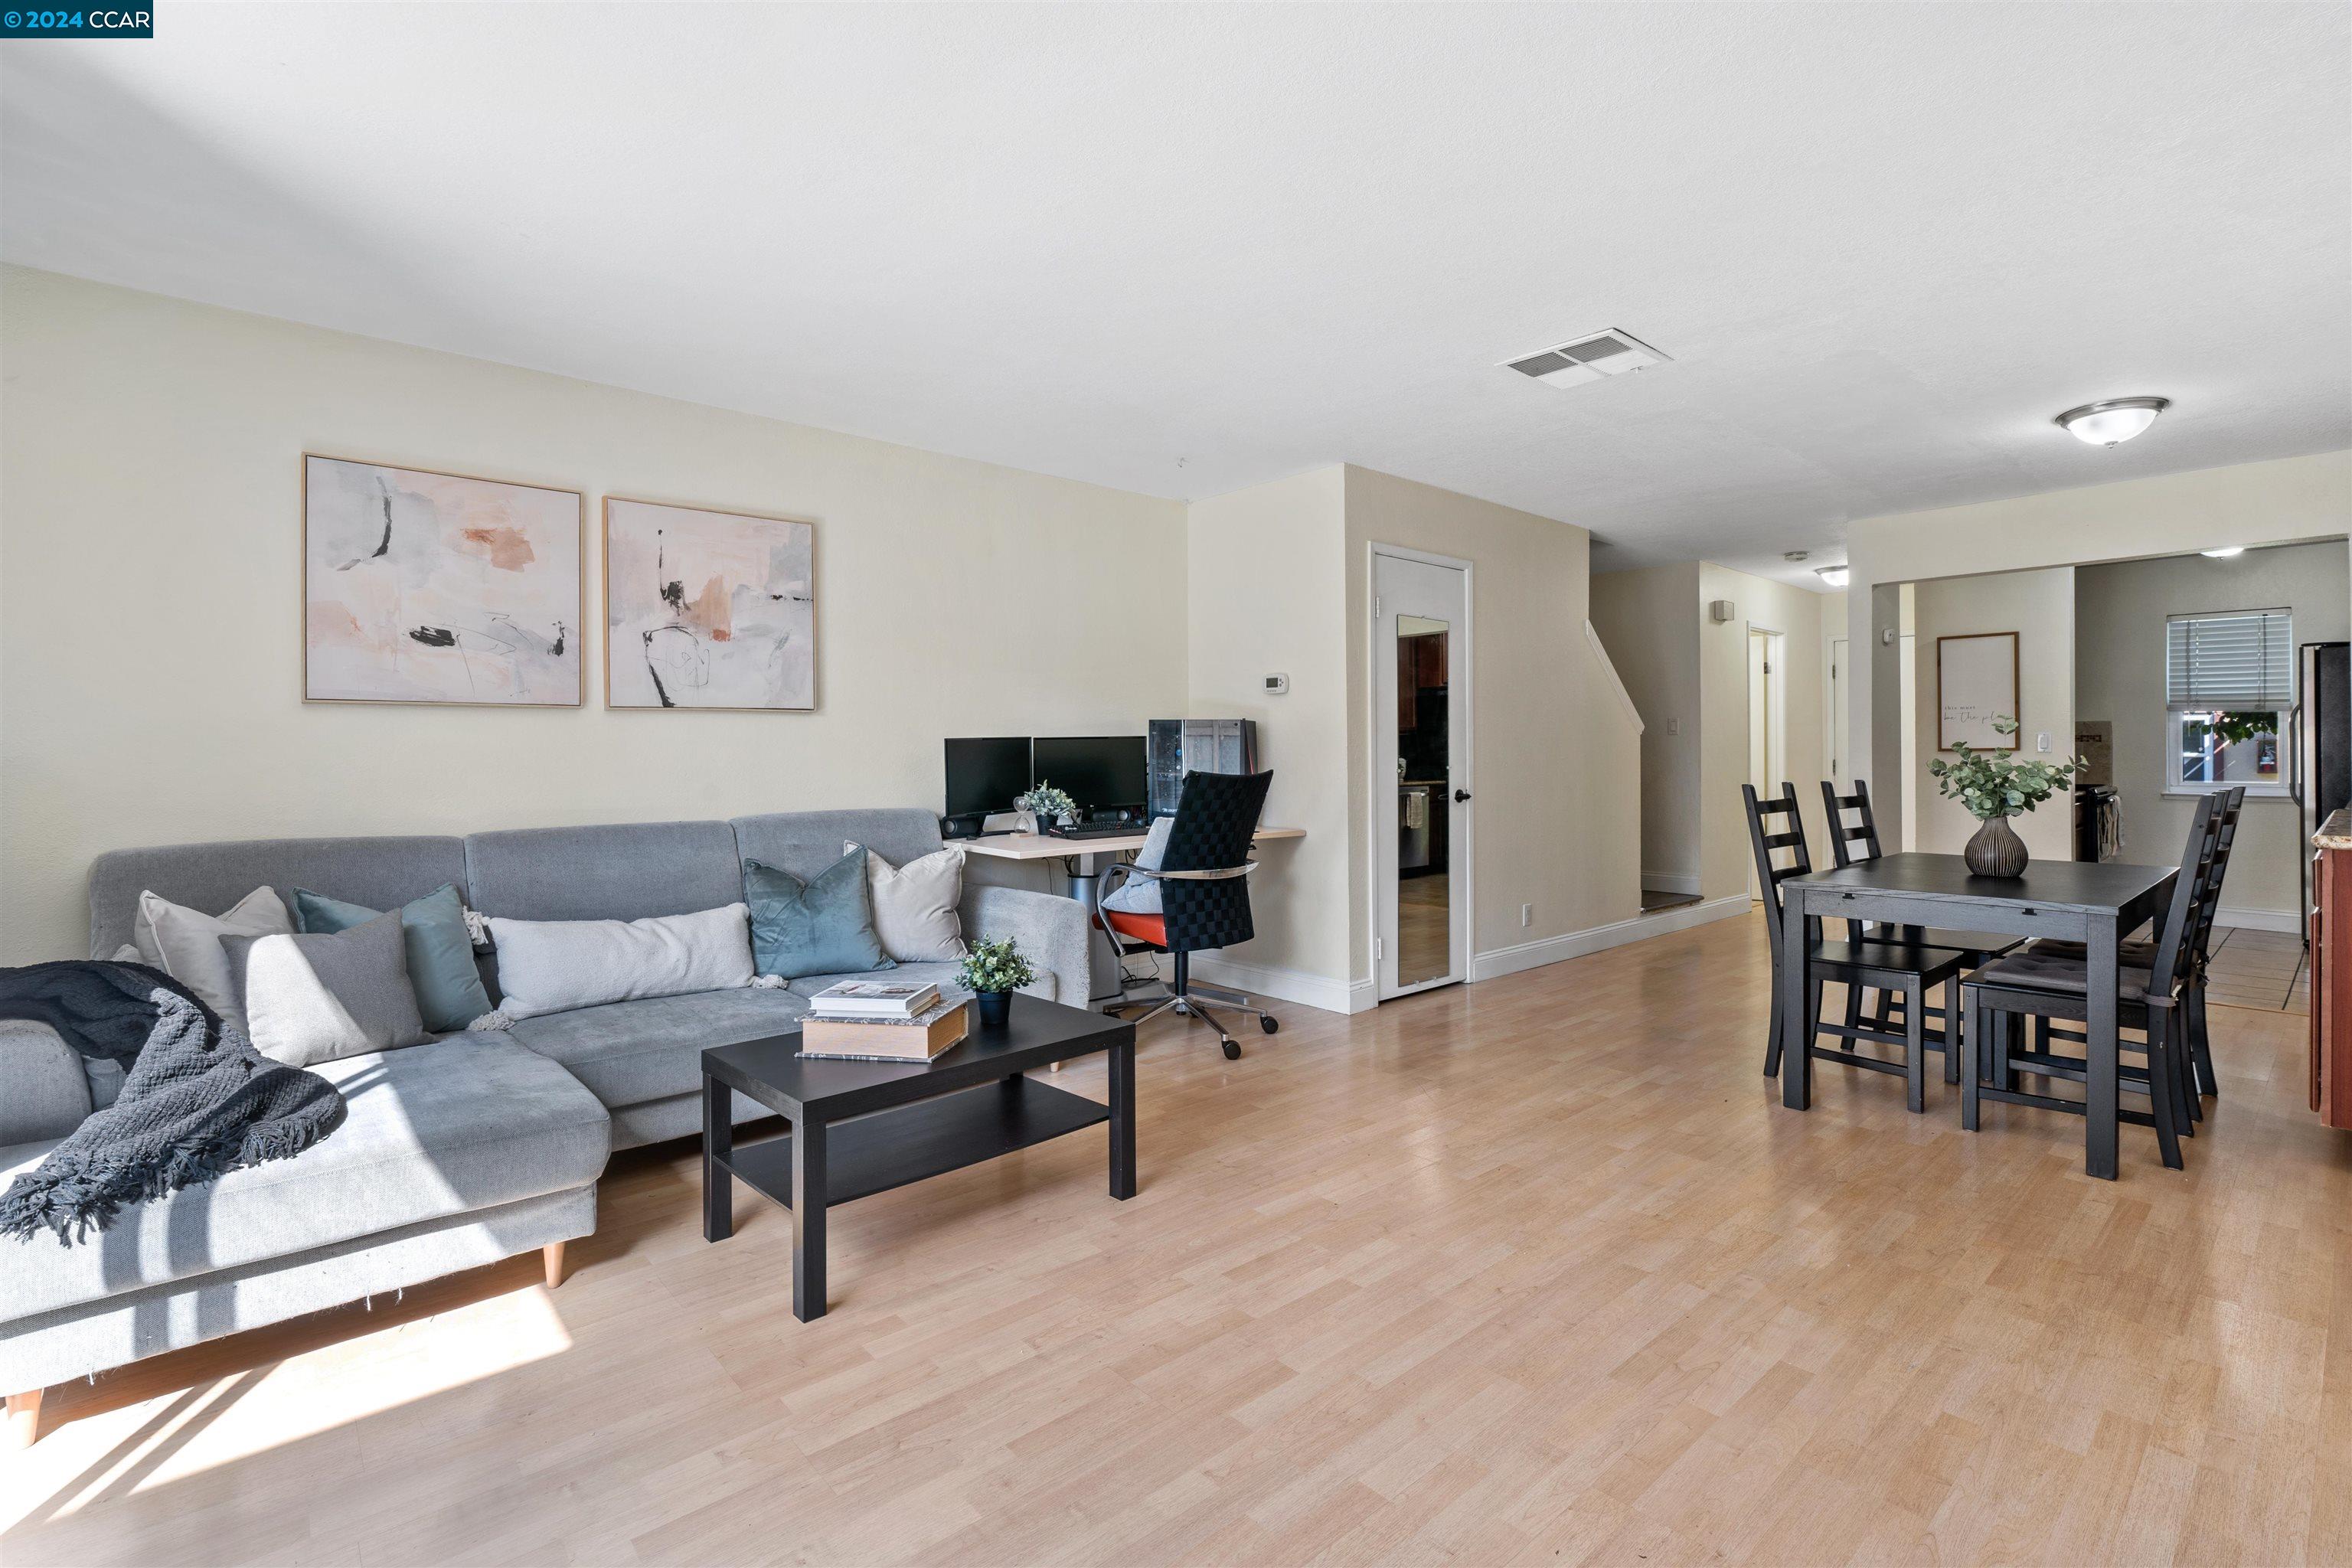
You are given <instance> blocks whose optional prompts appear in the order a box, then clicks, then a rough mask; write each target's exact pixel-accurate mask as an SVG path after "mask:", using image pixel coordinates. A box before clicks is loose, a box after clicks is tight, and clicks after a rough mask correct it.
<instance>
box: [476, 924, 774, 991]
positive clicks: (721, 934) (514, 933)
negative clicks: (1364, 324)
mask: <svg viewBox="0 0 2352 1568" xmlns="http://www.w3.org/2000/svg"><path fill="white" fill-rule="evenodd" d="M490 937H491V940H492V941H493V942H495V943H496V944H497V947H498V954H499V991H500V992H501V993H502V999H501V1000H500V1001H499V1012H501V1013H504V1014H505V1015H506V1016H508V1017H509V1018H516V1019H520V1018H536V1017H538V1016H540V1015H541V1014H542V1013H562V1012H568V1011H569V1010H571V1009H572V1008H574V1007H593V1006H597V1005H601V1004H603V1003H606V1002H626V1001H630V1000H632V999H634V998H636V997H640V996H677V995H683V994H686V993H688V992H690V991H732V990H736V989H739V988H740V987H742V986H745V985H749V984H751V910H750V908H749V907H748V906H746V905H743V904H729V905H727V906H726V907H725V908H723V909H716V910H702V911H701V912H700V913H699V914H691V915H661V916H658V917H653V918H648V919H646V920H641V921H516V920H508V919H507V918H505V917H504V916H502V915H492V916H491V917H490Z"/></svg>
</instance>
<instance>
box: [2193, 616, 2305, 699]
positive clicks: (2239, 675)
mask: <svg viewBox="0 0 2352 1568" xmlns="http://www.w3.org/2000/svg"><path fill="white" fill-rule="evenodd" d="M2164 700H2165V702H2166V704H2167V705H2168V706H2169V707H2173V708H2192V709H2203V708H2252V709H2256V710H2271V709H2280V708H2291V707H2293V706H2294V616H2292V615H2290V614H2289V613H2288V612H2287V611H2285V610H2241V611H2238V612H2236V613H2235V614H2232V615H2226V616H2172V617H2171V618H2170V619H2169V620H2168V621H2167V622H2166V623H2165V628H2164Z"/></svg>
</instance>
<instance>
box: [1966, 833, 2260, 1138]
mask: <svg viewBox="0 0 2352 1568" xmlns="http://www.w3.org/2000/svg"><path fill="white" fill-rule="evenodd" d="M2225 805H2226V802H2225V801H2224V800H2223V798H2222V796H2221V795H2219V794H2216V795H2206V796H2205V797H2204V798H2203V799H2201V800H2200V801H2199V802H2198V803H2197V810H2196V815H2195V816H2194V818H2193V820H2192V821H2191V822H2190V824H2189V838H2188V842H2187V844H2186V845H2185V846H2184V847H2183V848H2182V851H2181V857H2180V872H2179V877H2178V878H2177V879H2175V880H2174V882H2173V885H2172V901H2171V902H2170V903H2169V904H2168V905H2167V906H2166V909H2165V914H2164V919H2163V921H2162V922H2161V923H2160V924H2159V925H2158V930H2157V935H2156V940H2155V942H2154V944H2153V945H2152V946H2144V945H2142V944H2138V943H2134V944H2131V945H2132V948H2133V952H2134V954H2135V956H2140V957H2145V958H2146V959H2147V963H2146V964H2145V965H2144V966H2143V965H2139V964H2135V963H2132V962H2131V960H2130V959H2127V958H2126V957H2124V955H2123V950H2122V949H2121V948H2118V950H2117V962H2118V964H2119V970H2118V976H2119V978H2118V983H2117V986H2116V1026H2117V1027H2118V1028H2131V1029H2137V1030H2139V1031H2140V1032H2141V1034H2142V1035H2143V1036H2144V1037H2145V1038H2144V1039H2143V1040H2142V1041H2141V1042H2139V1043H2137V1045H2136V1046H2135V1044H2134V1043H2133V1042H2130V1041H2125V1042H2122V1043H2121V1044H2122V1048H2123V1049H2126V1050H2129V1049H2135V1048H2137V1049H2138V1050H2139V1051H2141V1052H2142V1053H2143V1054H2144V1055H2145V1057H2146V1065H2145V1066H2138V1067H2135V1066H2133V1065H2131V1064H2129V1063H2122V1064H2119V1065H2118V1068H2117V1071H2116V1078H2117V1081H2118V1085H2119V1087H2124V1088H2130V1089H2137V1090H2138V1091H2139V1092H2141V1093H2144V1094H2146V1095H2147V1098H2148V1109H2147V1110H2146V1111H2137V1110H2125V1109H2122V1108H2120V1107H2118V1109H2117V1110H2116V1117H2117V1119H2118V1120H2120V1121H2127V1122H2130V1123H2132V1124H2133V1125H2134V1126H2139V1127H2153V1128H2154V1129H2155V1130H2156V1142H2157V1149H2158V1152H2159V1153H2160V1154H2161V1155H2162V1157H2163V1160H2164V1163H2165V1165H2166V1167H2167V1168H2168V1169H2170V1170H2175V1171H2178V1170H2179V1169H2181V1168H2182V1162H2181V1157H2180V1133H2181V1131H2182V1130H2183V1129H2184V1128H2185V1127H2186V1126H2187V1123H2188V1115H2187V1108H2186V1106H2185V1105H2184V1104H2183V1102H2182V1094H2183V1091H2184V1086H2186V1085H2187V1083H2188V1079H2187V1077H2186V1075H2185V1074H2183V1072H2182V1071H2181V1064H2182V1056H2181V1053H2182V1052H2184V1051H2185V1050H2186V1049H2187V1047H2188V1029H2187V1023H2186V1016H2185V1013H2184V1010H2183V1008H2182V1005H2181V1002H2182V997H2183V995H2184V994H2185V993H2186V992H2187V990H2188V988H2189V976H2190V973H2191V972H2192V970H2193V969H2194V967H2195V963H2194V952H2195V941H2196V933H2197V931H2198V928H2199V925H2200V921H2202V919H2203V910H2204V905H2205V904H2206V902H2208V901H2209V900H2213V899H2217V898H2219V897H2220V894H2221V886H2220V879H2219V878H2217V877H2215V876H2214V875H2213V866H2214V863H2215V859H2216V856H2215V853H2214V850H2215V846H2216V845H2217V844H2218V843H2219V842H2220V839H2221V817H2222V812H2223V809H2224V807H2225ZM1961 994H1962V997H1963V1005H1964V1006H1965V1007H1966V1009H1967V1018H1966V1021H1965V1025H1964V1029H1963V1035H1962V1042H1963V1047H1964V1049H1965V1050H1966V1052H1967V1055H1968V1058H1969V1060H1968V1071H1967V1072H1966V1073H1965V1074H1964V1075H1963V1077H1962V1079H1961V1082H1960V1125H1961V1126H1962V1127H1963V1128H1966V1129H1967V1130H1968V1131H1971V1132H1973V1131H1976V1130H1977V1121H1978V1109H1977V1108H1978V1104H1979V1101H1980V1100H2001V1101H2005V1102H2007V1103H2009V1104H2012V1105H2032V1106H2038V1107H2040V1108H2042V1110H2063V1111H2066V1112H2068V1113H2070V1114H2073V1115H2075V1116H2081V1117H2084V1118H2085V1120H2086V1121H2087V1119H2088V1116H2089V1113H2090V1107H2089V1106H2088V1104H2087V1103H2086V1102H2085V1101H2084V1100H2065V1099H2062V1098H2060V1097H2058V1096H2056V1095H2051V1094H2039V1093H2034V1092H2032V1091H2031V1090H2027V1089H2019V1088H2018V1087H2016V1083H2015V1075H2016V1074H2017V1073H2020V1072H2023V1073H2029V1074H2032V1075H2036V1076H2039V1077H2042V1078H2045V1079H2067V1080H2072V1081H2074V1082H2076V1083H2084V1082H2087V1080H2088V1079H2089V1076H2090V1068H2089V1063H2088V1062H2087V1061H2085V1060H2083V1059H2080V1058H2070V1057H2061V1056H2058V1055H2056V1054H2055V1053H2053V1052H2052V1051H2050V1050H2049V1049H2048V1048H2047V1046H2046V1045H2044V1044H2042V1043H2041V1038H2042V1037H2039V1036H2037V1045H2036V1047H2034V1048H2028V1049H2025V1050H2017V1049H2015V1048H2013V1047H2011V1045H2010V1044H2009V1038H2010V1037H2002V1038H2001V1039H2000V1040H1999V1041H1998V1042H1997V1041H1996V1039H1995V1037H1994V1035H1993V1034H1992V1033H1991V1032H1990V1031H1992V1030H1993V1029H1994V1028H1995V1027H1996V1025H1995V1023H1994V1017H1995V1016H1996V1015H2000V1016H2003V1017H2016V1016H2024V1017H2030V1018H2035V1019H2052V1018H2063V1019H2066V1020H2068V1021H2070V1022H2073V1023H2087V1021H2088V1019H2089V1017H2090V965H2089V961H2088V959H2087V958H2086V957H2085V956H2084V954H2083V953H2081V952H2065V951H2063V947H2061V945H2060V944H2057V943H2046V944H2045V943H2042V942H2035V943H2033V944H2032V945H2030V946H2028V947H2027V948H2026V949H2024V950H2023V951H2022V952H2015V953H2011V954H2010V955H2008V956H2007V957H2004V958H2000V959H1997V960H1995V961H1994V962H1993V963H1989V964H1987V965H1985V966H1984V967H1983V968H1982V969H1980V970H1979V971H1977V972H1976V973H1974V974H1972V975H1970V976H1969V978H1968V980H1967V982H1966V983H1965V984H1963V985H1962V987H1961ZM2077 1038H2079V1036H2077ZM1997 1045H1998V1051H1996V1046H1997ZM1996 1074H1998V1075H1999V1076H1998V1079H1996V1077H1995V1075H1996ZM2086 1136H2087V1131H2086Z"/></svg>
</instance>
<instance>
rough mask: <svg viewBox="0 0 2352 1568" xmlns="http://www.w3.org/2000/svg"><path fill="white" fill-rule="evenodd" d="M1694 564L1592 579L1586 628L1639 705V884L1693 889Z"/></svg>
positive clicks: (1698, 610)
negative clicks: (1589, 623)
mask: <svg viewBox="0 0 2352 1568" xmlns="http://www.w3.org/2000/svg"><path fill="white" fill-rule="evenodd" d="M1698 576H1699V566H1698V563H1697V562H1696V561H1685V562H1682V563H1677V564H1675V565H1671V566H1651V567H1645V568H1643V569H1642V570H1640V571H1636V572H1612V573H1609V574H1606V575H1604V576H1599V577H1595V578H1593V579H1592V626H1593V629H1594V630H1595V631H1596V632H1598V633H1599V634H1600V636H1601V643H1602V644H1603V645H1604V646H1605V647H1607V648H1608V649H1609V658H1610V660H1611V662H1612V664H1614V665H1615V666H1616V669H1617V675H1618V679H1621V680H1622V681H1623V682H1624V683H1625V690H1626V693H1627V695H1629V696H1631V697H1632V698H1633V706H1634V707H1635V708H1637V709H1639V710H1641V714H1642V720H1643V725H1644V726H1645V728H1644V729H1643V731H1642V785H1641V796H1640V799H1641V811H1642V885H1643V887H1645V888H1658V889H1664V890H1666V891H1670V892H1686V893H1696V892H1697V891H1698V890H1699V722H1698V720H1699V695H1698V639H1699V621H1700V619H1701V616H1702V615H1703V607H1702V605H1701V601H1700V598H1699V586H1698Z"/></svg>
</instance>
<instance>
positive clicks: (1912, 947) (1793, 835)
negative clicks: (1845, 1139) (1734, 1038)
mask: <svg viewBox="0 0 2352 1568" xmlns="http://www.w3.org/2000/svg"><path fill="white" fill-rule="evenodd" d="M1739 793H1740V796H1741V798H1742V799H1743V800H1745V801H1746V802H1747V805H1748V843H1749V844H1750V846H1751V847H1753V848H1754V849H1755V851H1756V884H1757V886H1758V888H1759V889H1761V890H1762V892H1763V895H1764V929H1765V931H1767V932H1768V933H1769V934H1770V936H1771V940H1772V1026H1771V1029H1770V1031H1769V1037H1768V1040H1767V1043H1766V1045H1765V1047H1764V1073H1765V1076H1766V1077H1768V1078H1769V1077H1771V1076H1772V1075H1774V1074H1776V1073H1778V1072H1779V1071H1780V1057H1781V1053H1782V1051H1783V1050H1785V1049H1789V1048H1790V1047H1794V1048H1797V1049H1800V1050H1804V1051H1807V1052H1810V1053H1811V1056H1812V1058H1813V1059H1814V1060H1816V1061H1825V1062H1843V1063H1844V1064H1845V1065H1846V1066H1848V1067H1858V1068H1869V1069H1870V1070H1871V1071H1873V1072H1884V1073H1901V1074H1902V1075H1903V1077H1904V1080H1905V1084H1904V1091H1905V1094H1904V1097H1905V1101H1906V1104H1908V1105H1909V1107H1910V1108H1911V1110H1913V1111H1915V1112H1917V1111H1924V1110H1927V1050H1928V1045H1927V1005H1926V1001H1927V996H1926V993H1927V990H1928V988H1929V987H1931V986H1936V985H1941V986H1943V987H1944V1007H1943V1010H1942V1016H1943V1019H1944V1022H1943V1025H1942V1026H1941V1027H1940V1028H1939V1029H1938V1030H1937V1041H1936V1048H1937V1049H1939V1050H1941V1051H1942V1052H1943V1053H1944V1061H1945V1074H1944V1076H1945V1078H1946V1079H1948V1080H1949V1079H1952V1078H1953V1076H1954V1074H1955V1071H1956V1069H1957V1063H1956V1054H1957V1051H1958V1040H1957V1039H1956V1038H1955V1037H1954V1035H1955V1031H1954V1029H1953V1027H1952V1023H1953V1020H1954V1019H1955V1017H1956V1016H1957V1015H1958V997H1957V996H1956V995H1955V994H1954V989H1953V988H1954V986H1955V984H1957V982H1958V979H1959V976H1960V973H1961V972H1962V971H1963V970H1964V969H1965V968H1966V966H1967V965H1966V960H1965V958H1964V956H1963V955H1962V954H1961V953H1960V952H1958V951H1956V950H1954V949H1952V948H1946V947H1932V946H1929V945H1927V943H1924V942H1905V941H1901V940H1887V939H1885V938H1874V937H1866V936H1864V935H1863V934H1862V933H1861V932H1860V931H1858V930H1857V929H1855V928H1858V927H1859V926H1860V924H1861V922H1860V921H1844V922H1843V924H1844V925H1845V926H1846V927H1847V928H1848V936H1847V939H1846V940H1844V941H1842V942H1839V941H1831V940H1829V939H1827V938H1826V937H1824V936H1823V934H1822V931H1823V929H1824V926H1825V924H1826V922H1825V921H1822V920H1821V919H1819V918H1818V917H1815V916H1811V915H1809V916H1807V917H1806V918H1805V955H1806V962H1807V967H1808V968H1809V969H1810V971H1811V974H1812V976H1813V979H1812V984H1811V986H1810V987H1809V988H1808V989H1809V994H1808V995H1807V996H1806V997H1805V1023H1806V1026H1807V1035H1806V1037H1805V1038H1804V1039H1803V1040H1801V1041H1789V1040H1785V1039H1783V1038H1782V1036H1783V1035H1784V1034H1785V1033H1786V1030H1785V1028H1784V1027H1783V1026H1782V1023H1781V1018H1782V1007H1781V1001H1782V999H1783V998H1784V997H1785V996H1786V995H1787V994H1788V992H1787V988H1788V987H1789V986H1790V984H1794V980H1793V977H1792V976H1790V975H1789V974H1788V973H1785V961H1784V960H1783V958H1782V956H1781V952H1780V947H1781V943H1780V936H1781V924H1782V920H1783V910H1784V909H1785V905H1784V903H1783V900H1782V899H1781V897H1780V884H1781V883H1782V882H1785V881H1787V880H1788V879H1790V878H1791V877H1799V876H1802V875H1804V874H1805V873H1807V872H1809V871H1811V869H1812V868H1813V858H1812V852H1811V850H1810V849H1809V848H1808V847H1806V845H1805V824H1804V819H1803V817H1802V816H1800V815H1799V812H1798V809H1797V786H1796V785H1794V784H1782V785H1781V786H1780V794H1779V795H1775V796H1773V797H1772V798H1771V799H1769V800H1763V799H1759V797H1758V795H1757V794H1756V786H1755V785H1754V784H1742V785H1740V786H1739ZM1768 820H1769V821H1772V822H1778V823H1780V824H1783V825H1784V826H1777V827H1774V826H1767V822H1768ZM1782 852H1786V853H1787V855H1788V857H1789V861H1790V863H1789V864H1788V865H1786V866H1776V865H1774V864H1773V863H1772V861H1773V857H1774V856H1775V855H1776V854H1780V853H1782ZM1831 980H1835V981H1839V982H1842V983H1843V984H1844V985H1845V986H1846V987H1847V989H1848V992H1849V994H1851V993H1852V991H1853V988H1854V987H1857V986H1868V987H1871V988H1872V989H1874V990H1878V991H1885V992H1891V993H1893V994H1896V995H1899V996H1901V997H1902V998H1903V1002H1904V1013H1903V1023H1902V1028H1901V1032H1900V1033H1897V1032H1896V1031H1895V1030H1894V1029H1891V1028H1887V1029H1881V1028H1875V1027H1874V1026H1872V1025H1871V1024H1870V1023H1869V1022H1867V1021H1864V1022H1860V1023H1851V1024H1826V1023H1823V1022H1822V984H1823V983H1824V982H1826V981H1831ZM1823 1035H1828V1036H1830V1037H1832V1038H1834V1039H1838V1040H1842V1041H1844V1042H1845V1044H1843V1045H1842V1046H1839V1047H1823V1046H1822V1045H1821V1044H1819V1043H1818V1042H1819V1040H1820V1038H1821V1037H1822V1036H1823ZM1865 1040H1867V1041H1871V1042H1873V1043H1875V1044H1879V1045H1888V1046H1898V1047H1902V1050H1903V1059H1902V1060H1900V1061H1892V1062H1891V1061H1886V1060H1884V1059H1882V1058H1877V1057H1869V1056H1864V1055H1863V1054H1862V1053H1861V1052H1860V1051H1858V1050H1855V1049H1854V1048H1853V1047H1854V1045H1855V1043H1857V1042H1860V1041H1865Z"/></svg>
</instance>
